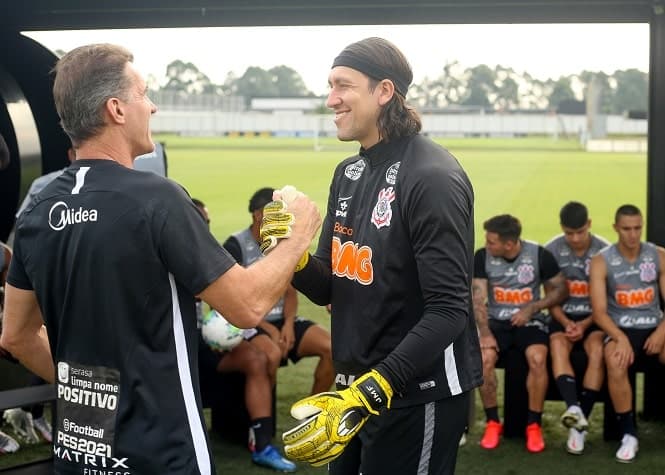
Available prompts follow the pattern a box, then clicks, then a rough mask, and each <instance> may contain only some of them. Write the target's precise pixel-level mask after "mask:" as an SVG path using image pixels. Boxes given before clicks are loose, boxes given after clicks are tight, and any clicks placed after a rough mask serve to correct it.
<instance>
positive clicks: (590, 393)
mask: <svg viewBox="0 0 665 475" xmlns="http://www.w3.org/2000/svg"><path fill="white" fill-rule="evenodd" d="M599 395H600V391H596V390H595V389H589V388H582V394H580V406H581V407H582V412H583V413H584V417H586V418H587V419H588V418H589V416H590V415H591V410H592V409H593V405H594V404H595V402H596V401H597V400H598V396H599Z"/></svg>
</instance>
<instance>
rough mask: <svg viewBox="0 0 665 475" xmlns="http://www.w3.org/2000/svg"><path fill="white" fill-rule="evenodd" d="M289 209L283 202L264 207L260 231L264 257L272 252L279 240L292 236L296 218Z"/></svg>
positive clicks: (274, 202)
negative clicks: (292, 227)
mask: <svg viewBox="0 0 665 475" xmlns="http://www.w3.org/2000/svg"><path fill="white" fill-rule="evenodd" d="M287 208H288V207H287V204H286V202H285V201H283V200H275V201H271V202H270V203H268V204H267V205H265V206H264V207H263V220H262V221H261V229H260V231H259V240H260V241H261V244H260V245H259V248H260V249H261V252H262V253H263V255H266V254H268V253H269V252H270V251H272V250H273V248H274V247H275V246H276V245H277V242H278V240H279V239H284V238H288V237H289V236H291V225H292V224H293V223H294V222H295V218H294V216H293V214H292V213H289V212H288V211H287Z"/></svg>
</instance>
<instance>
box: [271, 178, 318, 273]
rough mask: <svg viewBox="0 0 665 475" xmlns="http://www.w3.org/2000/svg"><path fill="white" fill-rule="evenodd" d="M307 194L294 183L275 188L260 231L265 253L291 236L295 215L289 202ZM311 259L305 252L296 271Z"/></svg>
mask: <svg viewBox="0 0 665 475" xmlns="http://www.w3.org/2000/svg"><path fill="white" fill-rule="evenodd" d="M302 196H305V195H304V194H303V193H302V192H300V191H298V190H297V189H296V188H295V187H294V186H292V185H286V186H284V187H283V188H282V189H280V190H275V194H274V196H273V201H271V202H270V203H268V204H267V205H265V206H264V207H263V221H262V223H261V229H260V231H259V240H260V244H259V246H260V249H261V252H262V253H263V255H267V254H268V253H269V252H270V251H272V250H273V249H274V248H275V246H277V243H278V242H279V240H280V239H286V238H288V237H290V236H291V233H292V226H293V224H294V223H295V216H294V215H293V213H291V212H289V204H291V203H292V202H293V201H295V200H296V199H298V198H300V197H302ZM308 260H309V253H308V252H305V253H304V254H303V256H302V258H301V259H300V261H299V262H298V265H297V266H296V272H297V271H299V270H301V269H302V268H303V267H305V265H306V264H307V261H308Z"/></svg>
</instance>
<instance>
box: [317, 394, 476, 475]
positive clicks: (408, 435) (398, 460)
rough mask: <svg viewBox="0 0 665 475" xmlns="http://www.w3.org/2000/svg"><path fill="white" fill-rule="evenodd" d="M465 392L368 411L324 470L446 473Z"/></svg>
mask: <svg viewBox="0 0 665 475" xmlns="http://www.w3.org/2000/svg"><path fill="white" fill-rule="evenodd" d="M469 395H470V392H465V393H462V394H459V395H457V396H453V397H450V398H445V399H440V400H438V401H432V402H428V403H425V404H419V405H417V406H410V407H404V408H393V409H391V410H389V411H386V412H384V413H382V414H381V415H380V416H372V417H370V418H369V419H368V421H367V423H366V424H365V426H364V427H363V428H362V429H361V431H360V432H359V433H358V435H357V436H356V437H354V438H353V439H351V442H350V443H349V445H348V446H347V447H346V449H345V450H344V452H342V455H340V456H339V457H338V458H337V459H335V460H333V461H332V462H330V464H329V466H328V474H329V475H348V474H357V473H362V474H363V475H384V474H393V473H394V474H400V475H416V474H417V475H421V474H422V475H449V474H450V475H452V474H454V473H455V464H456V462H457V447H458V444H459V440H460V438H461V437H462V434H463V433H464V430H465V428H466V425H467V423H468V414H469V404H470V401H471V398H470V396H469Z"/></svg>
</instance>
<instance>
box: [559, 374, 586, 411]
mask: <svg viewBox="0 0 665 475" xmlns="http://www.w3.org/2000/svg"><path fill="white" fill-rule="evenodd" d="M556 387H557V388H559V393H561V397H562V398H563V400H564V401H565V402H566V406H568V407H570V406H579V405H580V401H579V399H577V384H576V383H575V376H570V375H569V374H562V375H561V376H559V377H558V378H556Z"/></svg>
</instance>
